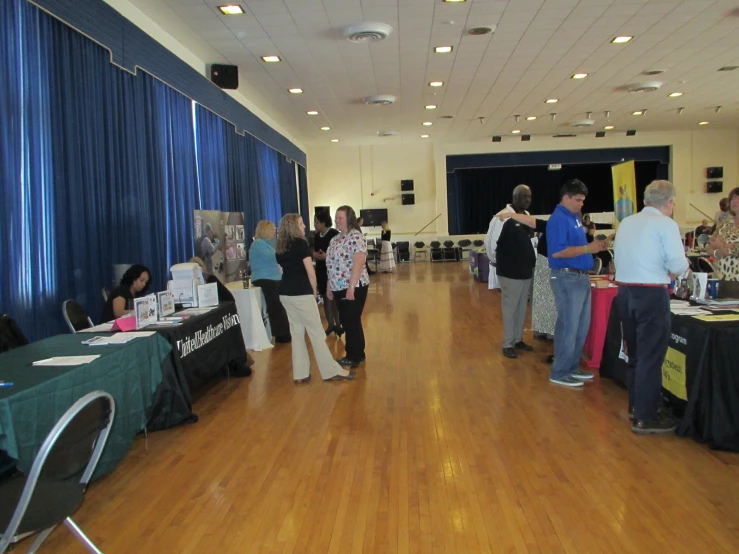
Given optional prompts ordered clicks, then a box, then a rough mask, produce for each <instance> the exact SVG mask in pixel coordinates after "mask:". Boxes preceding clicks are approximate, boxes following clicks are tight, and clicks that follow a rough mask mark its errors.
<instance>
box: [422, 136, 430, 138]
mask: <svg viewBox="0 0 739 554" xmlns="http://www.w3.org/2000/svg"><path fill="white" fill-rule="evenodd" d="M421 138H429V136H428V135H421Z"/></svg>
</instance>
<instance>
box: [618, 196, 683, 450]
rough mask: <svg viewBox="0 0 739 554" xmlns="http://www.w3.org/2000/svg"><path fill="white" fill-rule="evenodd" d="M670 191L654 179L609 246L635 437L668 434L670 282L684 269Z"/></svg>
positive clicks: (673, 199)
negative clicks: (664, 406) (664, 407)
mask: <svg viewBox="0 0 739 554" xmlns="http://www.w3.org/2000/svg"><path fill="white" fill-rule="evenodd" d="M674 209H675V187H674V185H673V184H672V183H670V182H669V181H654V182H652V184H650V185H649V186H648V187H647V188H646V189H645V191H644V209H643V210H642V211H641V212H639V213H638V214H635V215H632V216H629V217H627V218H625V219H624V220H623V221H622V222H621V224H620V225H619V227H618V231H617V233H616V242H615V247H614V249H615V263H616V281H617V282H618V284H619V289H618V298H617V301H618V308H619V314H620V316H621V325H622V327H623V335H624V340H625V341H626V350H627V355H628V358H629V359H628V363H629V367H628V374H627V383H628V386H629V417H631V418H632V419H633V424H632V427H631V430H632V431H633V432H634V433H638V434H644V435H646V434H657V433H671V432H672V431H674V430H675V423H674V422H673V421H672V420H670V419H669V418H667V417H666V416H664V415H663V414H660V413H659V409H658V406H659V402H660V392H661V387H662V364H663V362H664V360H665V354H666V353H667V347H668V344H669V339H670V330H671V316H670V296H669V293H668V291H667V287H668V285H669V283H670V281H671V280H672V279H673V278H675V277H677V276H679V275H682V274H683V273H685V272H686V271H687V270H688V260H687V258H686V257H685V250H684V249H683V243H682V240H681V237H680V228H679V227H678V225H677V223H676V222H675V221H674V220H673V219H672V212H673V210H674Z"/></svg>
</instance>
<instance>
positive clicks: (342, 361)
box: [336, 356, 359, 367]
mask: <svg viewBox="0 0 739 554" xmlns="http://www.w3.org/2000/svg"><path fill="white" fill-rule="evenodd" d="M336 361H337V362H339V365H343V366H347V367H359V362H355V361H354V360H350V359H349V358H347V357H346V356H344V357H343V358H341V359H340V360H336Z"/></svg>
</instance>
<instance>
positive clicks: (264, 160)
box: [254, 139, 282, 225]
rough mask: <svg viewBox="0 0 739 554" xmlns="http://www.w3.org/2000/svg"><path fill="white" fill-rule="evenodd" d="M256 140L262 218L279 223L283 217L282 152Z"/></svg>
mask: <svg viewBox="0 0 739 554" xmlns="http://www.w3.org/2000/svg"><path fill="white" fill-rule="evenodd" d="M254 142H255V144H254V146H255V149H256V154H257V171H258V173H259V183H260V185H261V187H262V219H266V220H269V221H272V222H273V223H274V224H275V225H278V224H279V223H280V219H281V218H282V201H281V199H280V170H279V158H280V156H282V154H280V153H279V152H277V151H276V150H273V149H272V148H270V147H269V146H267V145H266V144H264V143H263V142H261V141H259V140H256V139H255V141H254Z"/></svg>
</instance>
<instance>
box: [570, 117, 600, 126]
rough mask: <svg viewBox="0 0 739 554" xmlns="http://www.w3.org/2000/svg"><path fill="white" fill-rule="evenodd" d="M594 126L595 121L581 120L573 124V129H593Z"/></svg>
mask: <svg viewBox="0 0 739 554" xmlns="http://www.w3.org/2000/svg"><path fill="white" fill-rule="evenodd" d="M593 125H595V120H594V119H581V120H580V121H575V122H574V123H573V124H572V126H573V127H592V126H593Z"/></svg>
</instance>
